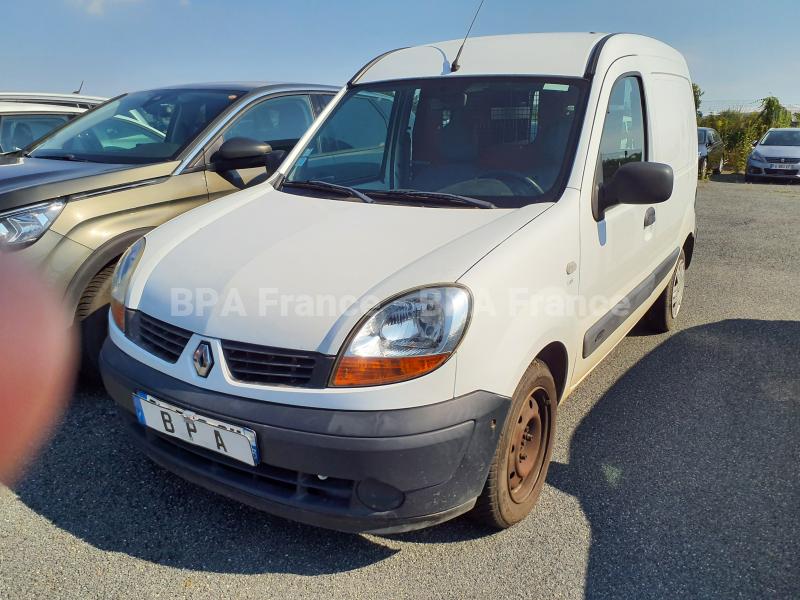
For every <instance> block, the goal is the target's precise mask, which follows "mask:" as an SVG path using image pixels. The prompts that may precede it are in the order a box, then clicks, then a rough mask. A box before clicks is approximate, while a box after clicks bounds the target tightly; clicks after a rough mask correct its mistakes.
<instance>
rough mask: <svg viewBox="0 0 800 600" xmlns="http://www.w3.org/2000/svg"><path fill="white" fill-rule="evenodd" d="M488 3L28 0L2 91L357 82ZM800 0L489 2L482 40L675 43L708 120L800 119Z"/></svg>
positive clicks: (455, 30)
mask: <svg viewBox="0 0 800 600" xmlns="http://www.w3.org/2000/svg"><path fill="white" fill-rule="evenodd" d="M477 4H478V0H402V1H397V0H372V1H363V0H327V1H322V0H283V1H282V2H276V1H274V0H227V1H225V0H24V1H7V2H4V3H3V7H2V12H1V13H0V14H2V17H3V18H2V22H3V27H2V29H3V36H2V40H3V59H2V62H0V65H1V66H0V91H39V92H42V91H47V92H64V91H72V90H74V89H76V88H77V87H78V85H79V84H80V82H81V80H85V82H86V83H85V85H84V88H83V91H84V92H85V93H88V94H96V95H102V96H112V95H116V94H119V93H121V92H125V91H132V90H137V89H147V88H153V87H158V86H162V85H173V84H178V83H189V82H208V81H234V80H240V81H241V80H247V81H252V80H270V81H302V82H315V83H328V84H336V85H338V84H343V83H344V82H346V81H347V80H348V79H349V78H350V77H351V76H352V75H353V73H355V72H356V71H357V70H358V69H359V68H360V67H361V66H362V65H364V64H365V63H366V62H368V61H369V60H370V59H372V58H373V57H374V56H376V55H378V54H381V53H382V52H384V51H386V50H390V49H393V48H397V47H401V46H412V45H417V44H425V43H430V42H436V41H441V40H448V39H454V38H459V37H463V35H464V34H465V33H466V29H467V27H468V25H469V22H470V21H471V19H472V15H473V12H474V10H475V8H476V7H477ZM798 17H800V8H798V4H797V1H796V0H771V1H770V2H769V3H765V4H754V3H752V2H746V1H745V0H728V1H726V2H708V3H698V2H696V0H695V1H687V0H670V1H666V2H665V1H664V0H625V1H618V0H558V1H553V0H486V1H485V4H484V7H483V11H482V12H481V14H480V16H479V17H478V20H477V22H476V24H475V28H474V30H473V35H493V34H503V33H520V32H538V31H604V32H615V31H625V32H634V33H642V34H645V35H650V36H652V37H655V38H658V39H660V40H662V41H665V42H667V43H668V44H671V45H672V46H674V47H675V48H677V49H678V50H680V51H681V52H683V54H684V56H686V58H687V61H688V62H689V67H690V69H691V72H692V77H693V79H694V81H695V82H696V83H698V84H699V85H700V86H701V87H702V88H703V89H704V90H705V96H704V97H703V106H702V107H701V108H702V109H703V110H705V111H709V110H719V109H721V108H726V107H744V108H757V105H758V99H759V98H763V97H764V96H767V95H775V96H778V98H780V100H781V101H782V102H783V103H784V104H787V105H792V106H793V107H795V108H794V109H795V110H798V111H800V77H798V76H797V74H798V67H797V64H798V59H800V25H799V24H800V21H798Z"/></svg>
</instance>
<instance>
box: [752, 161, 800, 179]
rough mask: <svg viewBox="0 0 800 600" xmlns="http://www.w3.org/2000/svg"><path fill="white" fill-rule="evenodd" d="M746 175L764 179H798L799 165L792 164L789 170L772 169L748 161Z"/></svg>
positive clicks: (765, 165) (799, 177) (764, 164)
mask: <svg viewBox="0 0 800 600" xmlns="http://www.w3.org/2000/svg"><path fill="white" fill-rule="evenodd" d="M747 175H748V176H749V177H763V178H764V179H800V163H797V164H793V165H792V168H791V169H773V168H772V167H771V165H770V164H766V163H753V162H752V161H748V162H747Z"/></svg>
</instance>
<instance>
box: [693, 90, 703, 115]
mask: <svg viewBox="0 0 800 600" xmlns="http://www.w3.org/2000/svg"><path fill="white" fill-rule="evenodd" d="M692 91H693V92H694V109H695V110H696V111H697V116H698V118H699V117H702V116H703V113H701V112H700V104H701V103H702V100H701V98H702V97H703V94H705V92H704V91H703V90H702V89H701V88H700V86H699V85H697V84H696V83H693V84H692Z"/></svg>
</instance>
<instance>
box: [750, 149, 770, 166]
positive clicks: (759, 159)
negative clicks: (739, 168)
mask: <svg viewBox="0 0 800 600" xmlns="http://www.w3.org/2000/svg"><path fill="white" fill-rule="evenodd" d="M750 160H754V161H756V162H762V163H763V162H767V160H766V159H765V158H764V157H763V156H761V154H760V153H759V152H756V151H755V150H754V151H753V152H752V153H751V154H750Z"/></svg>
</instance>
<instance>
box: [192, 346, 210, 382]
mask: <svg viewBox="0 0 800 600" xmlns="http://www.w3.org/2000/svg"><path fill="white" fill-rule="evenodd" d="M213 366H214V355H213V354H211V346H210V345H209V343H208V342H200V343H199V344H198V345H197V349H196V350H195V351H194V370H195V371H197V374H198V375H200V377H208V374H209V373H210V372H211V368H212V367H213Z"/></svg>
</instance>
